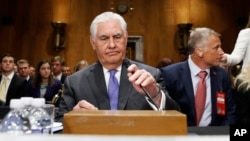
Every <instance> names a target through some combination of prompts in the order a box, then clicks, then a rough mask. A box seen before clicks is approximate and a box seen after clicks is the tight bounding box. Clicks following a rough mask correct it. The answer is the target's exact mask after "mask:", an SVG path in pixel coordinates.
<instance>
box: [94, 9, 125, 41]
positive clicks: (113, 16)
mask: <svg viewBox="0 0 250 141" xmlns="http://www.w3.org/2000/svg"><path fill="white" fill-rule="evenodd" d="M109 20H118V21H119V22H120V24H121V28H122V30H123V31H124V34H125V36H126V32H127V23H126V22H125V20H124V19H123V17H122V16H121V15H119V14H117V13H114V12H104V13H101V14H100V15H98V16H96V17H95V19H94V20H93V21H92V23H91V25H90V34H91V36H92V38H93V40H94V41H95V39H96V33H97V25H98V24H99V23H101V22H106V21H109Z"/></svg>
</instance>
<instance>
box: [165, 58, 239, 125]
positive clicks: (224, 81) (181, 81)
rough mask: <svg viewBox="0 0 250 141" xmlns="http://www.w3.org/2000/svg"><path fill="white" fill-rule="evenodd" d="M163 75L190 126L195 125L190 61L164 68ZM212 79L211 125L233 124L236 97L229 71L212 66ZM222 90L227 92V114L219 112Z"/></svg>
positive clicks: (169, 90) (167, 86) (167, 88)
mask: <svg viewBox="0 0 250 141" xmlns="http://www.w3.org/2000/svg"><path fill="white" fill-rule="evenodd" d="M162 75H163V78H164V80H165V83H166V90H167V91H168V92H169V95H170V96H171V97H172V98H173V99H174V100H175V101H176V102H177V103H178V104H179V106H180V108H181V112H182V113H184V114H186V115H187V123H188V126H195V125H196V111H195V97H194V90H193V84H192V79H191V73H190V69H189V65H188V61H185V62H181V63H176V64H173V65H170V66H167V67H165V68H162ZM210 80H211V103H212V117H211V118H212V119H211V123H210V126H221V125H230V124H233V123H234V121H235V99H234V93H233V91H232V89H231V81H230V77H229V74H228V72H227V71H226V70H224V69H222V68H220V67H212V68H211V69H210ZM220 91H223V92H224V93H225V101H226V104H225V106H226V114H225V116H223V115H218V114H217V102H216V100H217V97H216V93H217V92H220Z"/></svg>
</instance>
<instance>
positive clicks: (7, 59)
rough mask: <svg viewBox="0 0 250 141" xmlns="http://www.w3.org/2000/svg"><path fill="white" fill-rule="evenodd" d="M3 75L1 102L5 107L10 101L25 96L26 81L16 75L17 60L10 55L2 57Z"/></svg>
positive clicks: (0, 90) (0, 83) (1, 79)
mask: <svg viewBox="0 0 250 141" xmlns="http://www.w3.org/2000/svg"><path fill="white" fill-rule="evenodd" d="M0 66H1V69H2V75H0V81H1V82H0V100H1V101H2V102H4V103H5V105H9V104H10V99H12V98H20V97H22V96H23V95H24V88H25V86H26V82H27V81H26V80H25V79H24V78H22V77H20V76H18V75H16V74H15V72H14V71H15V70H14V69H15V68H14V66H15V59H14V57H13V56H11V55H10V54H5V55H3V56H2V57H1V65H0Z"/></svg>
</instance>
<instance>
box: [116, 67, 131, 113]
mask: <svg viewBox="0 0 250 141" xmlns="http://www.w3.org/2000/svg"><path fill="white" fill-rule="evenodd" d="M120 80H122V81H120V86H119V100H118V109H119V110H123V109H125V107H126V104H127V101H128V98H129V96H130V95H131V94H132V89H133V86H132V84H131V82H130V81H129V80H128V76H127V68H126V67H125V66H124V65H123V66H122V72H121V78H120Z"/></svg>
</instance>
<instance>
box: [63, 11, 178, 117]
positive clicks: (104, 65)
mask: <svg viewBox="0 0 250 141" xmlns="http://www.w3.org/2000/svg"><path fill="white" fill-rule="evenodd" d="M126 28H127V26H126V22H125V21H124V19H123V18H122V17H121V16H120V15H119V14H116V13H113V12H104V13H102V14H100V15H99V16H97V17H96V18H95V19H94V20H93V22H92V24H91V26H90V32H91V37H90V42H91V45H92V48H93V49H94V50H95V51H96V54H97V57H98V61H97V62H96V63H94V64H92V65H90V66H88V67H87V68H85V69H83V70H80V71H78V72H76V73H74V74H72V75H71V76H68V77H67V78H66V80H65V90H64V93H63V96H62V99H61V102H60V105H59V116H62V115H63V114H64V113H66V112H69V111H71V110H98V109H100V110H109V109H114V110H153V109H155V110H163V109H175V110H177V109H178V106H177V104H176V103H175V101H174V100H172V99H171V98H170V97H169V95H168V93H167V92H166V91H164V90H163V89H162V88H161V86H160V85H161V84H162V83H164V81H163V79H162V77H161V73H160V70H159V69H157V68H154V67H151V66H148V65H144V64H142V63H138V62H135V61H131V60H128V59H126V58H125V55H126V45H127V38H128V34H127V29H126ZM130 64H132V65H130ZM110 70H115V71H116V73H115V78H116V79H117V81H118V83H119V88H118V89H119V90H118V91H119V92H118V96H117V97H115V99H116V100H117V103H116V104H115V105H114V106H115V107H114V108H113V105H112V104H111V103H110V102H111V101H113V100H114V99H113V98H112V96H109V94H108V91H109V89H110V88H109V83H110V81H111V80H109V77H110V74H109V71H110ZM142 87H143V88H144V90H146V91H147V92H148V94H149V95H150V97H151V98H152V100H153V102H152V101H150V99H149V98H148V97H146V96H145V92H144V91H143V89H142ZM114 91H115V90H114ZM154 104H155V105H154Z"/></svg>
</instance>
